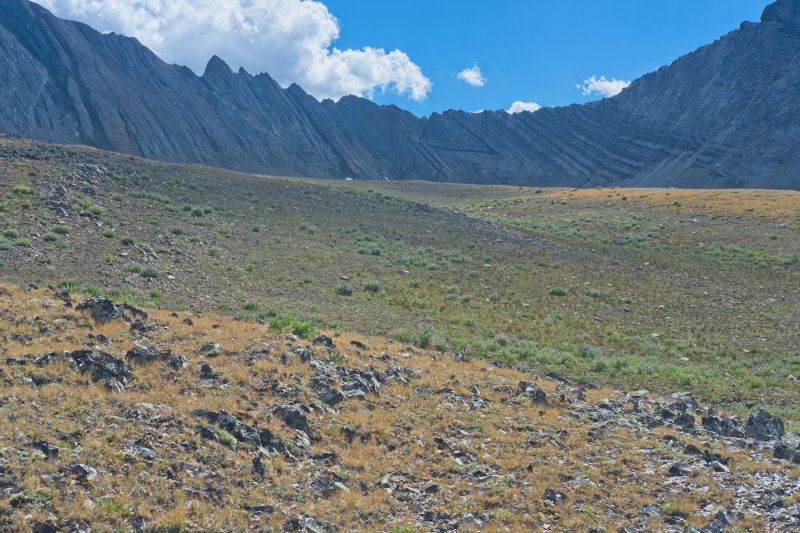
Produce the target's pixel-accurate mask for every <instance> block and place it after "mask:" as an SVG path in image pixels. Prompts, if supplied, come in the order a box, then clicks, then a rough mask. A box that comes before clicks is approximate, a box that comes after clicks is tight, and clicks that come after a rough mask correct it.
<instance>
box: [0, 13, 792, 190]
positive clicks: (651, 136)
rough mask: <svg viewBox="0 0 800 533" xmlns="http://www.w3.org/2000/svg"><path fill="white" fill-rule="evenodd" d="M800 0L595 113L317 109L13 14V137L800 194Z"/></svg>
mask: <svg viewBox="0 0 800 533" xmlns="http://www.w3.org/2000/svg"><path fill="white" fill-rule="evenodd" d="M798 13H800V0H779V1H778V2H775V3H774V4H772V5H770V6H768V7H767V8H766V9H765V11H764V14H763V16H762V20H761V22H759V23H749V22H745V23H743V24H742V25H741V27H740V28H739V29H737V30H736V31H733V32H731V33H729V34H728V35H726V36H724V37H722V38H720V39H719V40H717V41H716V42H714V43H713V44H710V45H708V46H705V47H702V48H700V49H698V50H697V51H695V52H693V53H691V54H688V55H686V56H684V57H682V58H680V59H678V60H676V61H675V62H674V63H673V64H671V65H669V66H667V67H663V68H661V69H659V70H658V71H656V72H654V73H651V74H648V75H646V76H644V77H642V78H640V79H639V80H636V81H635V82H634V83H633V84H632V85H631V86H630V87H629V88H628V89H626V90H625V91H623V92H622V93H621V94H620V95H618V96H616V97H614V98H609V99H606V100H602V101H600V102H594V103H590V104H586V105H580V106H579V105H573V106H568V107H561V108H545V109H542V110H540V111H537V112H535V113H528V112H525V113H519V114H515V115H509V114H507V113H506V112H504V111H486V112H482V113H466V112H461V111H447V112H444V113H434V114H433V115H431V116H429V117H424V118H417V117H415V116H414V115H412V114H411V113H408V112H406V111H403V110H401V109H399V108H397V107H395V106H378V105H376V104H374V103H372V102H370V101H368V100H365V99H362V98H357V97H345V98H342V99H341V100H339V101H338V102H333V101H331V100H325V101H323V102H318V101H317V100H315V99H314V98H313V97H311V96H309V95H308V94H306V93H305V92H304V91H303V90H302V89H301V88H300V87H298V86H297V85H292V86H290V87H289V88H287V89H283V88H282V87H280V86H279V85H278V84H277V83H276V82H275V81H274V80H273V79H272V78H270V77H269V75H267V74H261V75H257V76H253V75H251V74H250V73H248V72H246V71H244V70H243V69H240V70H239V71H238V72H233V71H232V70H231V69H230V68H229V67H228V65H227V64H225V62H224V61H223V60H221V59H220V58H217V57H214V58H212V59H211V61H209V63H208V66H207V68H206V70H205V72H204V73H203V75H202V76H199V77H198V76H196V75H195V74H194V73H192V72H191V71H190V70H189V69H188V68H185V67H180V66H176V65H168V64H166V63H164V62H163V61H161V60H160V59H159V58H158V57H157V56H156V55H155V54H153V53H152V52H151V51H150V50H148V49H147V48H145V47H144V46H142V45H141V44H140V43H139V42H138V41H136V40H135V39H131V38H128V37H124V36H120V35H116V34H108V35H101V34H100V33H98V32H96V31H94V30H93V29H91V28H89V27H88V26H86V25H84V24H80V23H76V22H70V21H65V20H61V19H59V18H57V17H55V16H53V15H52V14H50V13H49V12H48V11H47V10H45V9H44V8H42V7H40V6H38V5H36V4H34V3H31V2H28V1H27V0H6V1H4V2H2V3H0V50H2V53H0V72H2V73H3V75H2V76H0V101H2V102H3V106H2V107H0V131H3V132H6V133H13V134H18V135H22V136H25V137H31V138H35V139H38V140H45V141H51V142H60V143H82V144H88V145H92V146H96V147H99V148H103V149H109V150H114V151H119V152H123V153H130V154H138V155H142V156H145V157H149V158H154V159H160V160H165V161H171V162H193V163H203V164H208V165H214V166H221V167H226V168H231V169H235V170H244V171H257V172H268V173H273V174H286V175H310V176H317V177H331V178H335V177H339V178H341V177H347V176H352V177H354V178H362V179H382V178H384V177H388V178H391V179H426V180H433V181H445V180H446V181H459V182H473V183H513V184H528V185H577V186H591V185H607V184H621V185H648V186H656V185H659V186H693V187H733V186H752V187H776V188H798V187H800V152H799V151H798V150H797V149H796V145H797V139H798V138H800V94H799V93H800V86H798V84H797V80H798V79H800V22H799V21H800V16H798Z"/></svg>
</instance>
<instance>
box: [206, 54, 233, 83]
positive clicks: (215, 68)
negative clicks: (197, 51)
mask: <svg viewBox="0 0 800 533" xmlns="http://www.w3.org/2000/svg"><path fill="white" fill-rule="evenodd" d="M231 74H233V70H231V67H229V66H228V64H227V63H226V62H225V61H224V60H223V59H222V58H221V57H219V56H217V55H215V56H212V57H211V59H209V60H208V64H206V70H205V72H204V73H203V77H204V78H205V77H208V76H217V75H224V76H229V75H231Z"/></svg>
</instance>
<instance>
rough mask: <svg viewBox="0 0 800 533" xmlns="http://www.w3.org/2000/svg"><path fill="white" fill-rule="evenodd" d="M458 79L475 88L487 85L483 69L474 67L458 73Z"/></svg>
mask: <svg viewBox="0 0 800 533" xmlns="http://www.w3.org/2000/svg"><path fill="white" fill-rule="evenodd" d="M458 79H460V80H461V81H464V82H467V83H468V84H470V85H472V86H473V87H483V86H484V85H486V78H484V77H483V73H482V72H481V67H479V66H478V65H472V66H471V67H470V68H465V69H464V70H462V71H461V72H459V73H458Z"/></svg>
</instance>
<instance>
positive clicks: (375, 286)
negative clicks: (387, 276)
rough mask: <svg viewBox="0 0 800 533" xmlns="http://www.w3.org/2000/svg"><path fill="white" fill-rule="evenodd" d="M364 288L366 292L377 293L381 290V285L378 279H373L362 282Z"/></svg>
mask: <svg viewBox="0 0 800 533" xmlns="http://www.w3.org/2000/svg"><path fill="white" fill-rule="evenodd" d="M364 290H365V291H367V292H371V293H374V294H378V293H379V292H381V291H382V290H383V285H381V282H380V281H378V280H375V279H373V280H370V281H368V282H366V283H365V284H364Z"/></svg>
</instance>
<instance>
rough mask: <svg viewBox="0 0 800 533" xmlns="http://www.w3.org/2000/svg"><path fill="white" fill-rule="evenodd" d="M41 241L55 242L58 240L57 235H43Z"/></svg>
mask: <svg viewBox="0 0 800 533" xmlns="http://www.w3.org/2000/svg"><path fill="white" fill-rule="evenodd" d="M42 239H43V240H44V241H45V242H56V241H57V240H58V235H56V234H55V233H45V234H44V236H43V237H42Z"/></svg>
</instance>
